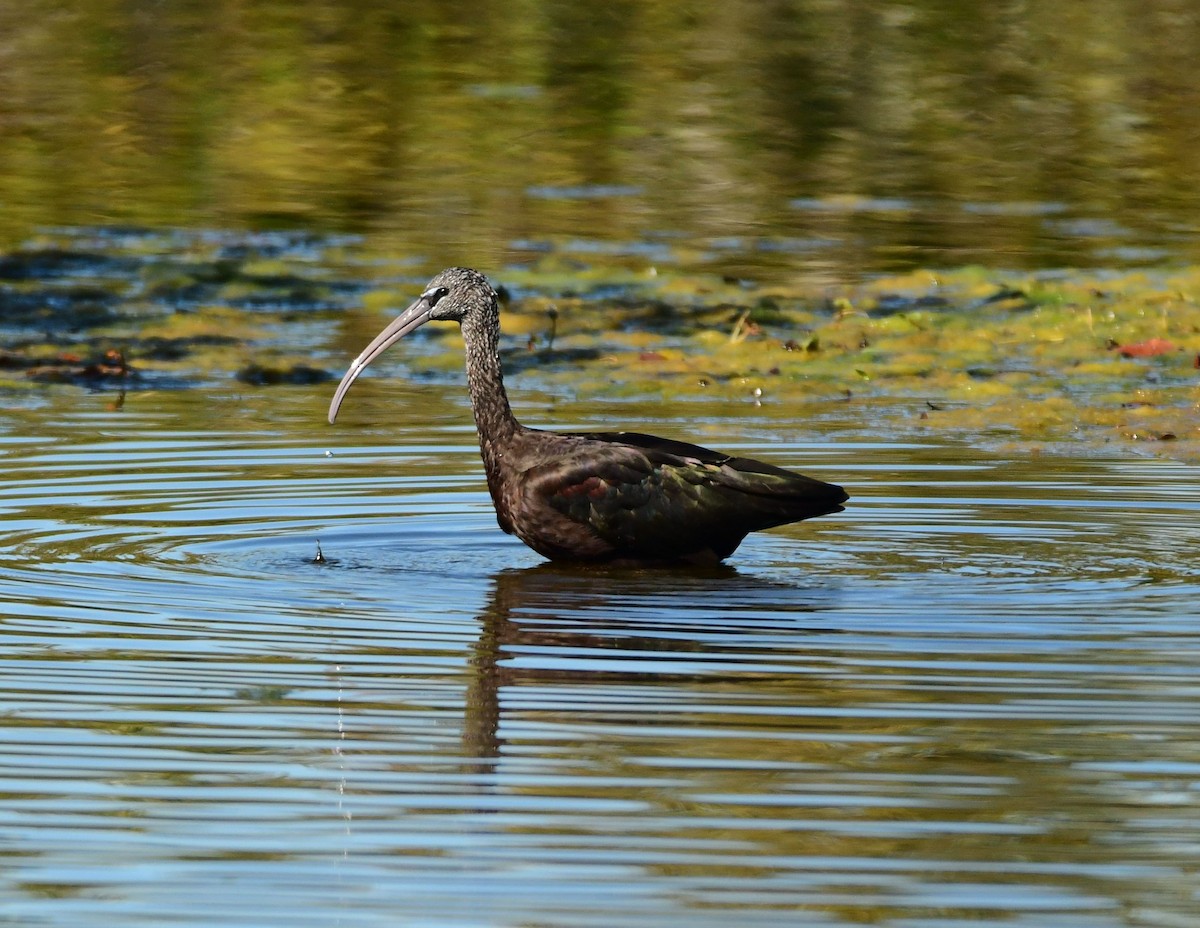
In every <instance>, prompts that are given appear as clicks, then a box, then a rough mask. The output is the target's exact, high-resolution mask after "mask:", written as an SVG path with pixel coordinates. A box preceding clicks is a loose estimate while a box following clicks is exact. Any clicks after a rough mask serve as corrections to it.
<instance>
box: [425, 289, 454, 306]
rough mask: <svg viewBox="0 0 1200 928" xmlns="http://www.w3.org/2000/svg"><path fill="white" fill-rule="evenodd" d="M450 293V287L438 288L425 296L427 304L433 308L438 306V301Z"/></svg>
mask: <svg viewBox="0 0 1200 928" xmlns="http://www.w3.org/2000/svg"><path fill="white" fill-rule="evenodd" d="M449 292H450V288H449V287H438V288H437V289H435V290H430V291H429V292H428V293H426V294H425V302H426V303H428V304H429V305H430V306H431V307H432V306H437V304H438V300H440V299H441V298H442V297H444V296H445V295H446V294H447V293H449Z"/></svg>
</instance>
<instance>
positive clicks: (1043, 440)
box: [0, 231, 1200, 460]
mask: <svg viewBox="0 0 1200 928" xmlns="http://www.w3.org/2000/svg"><path fill="white" fill-rule="evenodd" d="M436 270H437V268H424V267H420V266H418V267H414V266H413V265H412V263H411V262H408V261H406V260H405V259H404V257H403V256H394V255H379V254H372V253H370V252H369V250H367V249H366V248H365V247H363V246H362V245H361V244H360V243H357V242H355V241H347V240H337V239H326V238H319V237H313V236H308V235H304V234H301V233H269V234H260V235H250V234H240V235H239V234H233V233H229V234H225V233H220V234H219V233H195V232H190V233H189V232H169V233H163V232H149V231H140V232H139V231H125V232H122V233H121V234H119V235H118V234H107V235H96V234H91V235H88V236H84V235H83V234H82V233H79V232H77V233H75V234H74V235H72V236H70V237H67V238H61V237H60V238H57V239H43V240H39V241H35V242H33V243H31V244H30V245H28V246H27V247H25V248H23V249H21V250H19V251H14V252H11V253H9V254H6V255H2V256H0V384H2V385H3V386H4V388H5V390H6V392H7V394H8V396H9V398H10V402H19V401H20V399H19V398H20V397H24V396H28V395H29V393H30V391H33V390H37V389H47V388H54V389H91V390H95V389H103V390H152V389H186V388H189V387H195V386H201V385H202V386H204V387H205V388H206V389H211V388H212V387H213V386H219V385H220V384H222V383H226V384H228V383H238V384H240V386H239V388H241V389H244V388H245V385H250V386H253V387H270V388H277V389H286V388H287V387H288V386H293V385H311V384H314V383H322V382H324V381H327V380H332V379H334V378H335V377H337V376H339V375H340V373H341V370H342V369H343V368H344V366H345V363H346V362H347V361H348V359H349V357H351V356H352V354H353V353H354V351H356V350H357V348H356V346H358V347H361V345H359V342H362V343H365V341H363V340H364V338H365V337H368V336H369V335H370V334H372V333H373V330H374V329H376V328H378V327H380V326H381V325H382V324H383V321H384V319H385V318H386V316H387V314H388V313H390V312H394V311H396V310H398V309H399V308H401V307H402V306H404V305H407V303H408V301H409V300H410V299H411V298H412V297H413V296H414V295H415V294H416V293H417V292H419V290H420V286H421V284H422V283H423V281H424V279H425V277H427V276H428V275H429V274H430V273H432V272H433V271H436ZM483 270H484V271H485V272H486V273H488V274H489V275H490V277H491V278H492V280H493V281H494V282H495V283H496V285H497V286H499V287H500V288H501V292H502V296H503V297H504V300H505V312H504V319H503V328H504V333H505V338H504V349H503V350H504V355H505V357H504V363H505V367H506V370H507V372H508V374H509V376H510V379H511V380H512V381H513V384H514V386H517V387H520V386H522V385H527V384H531V383H534V384H540V385H542V386H545V387H546V388H548V389H552V390H553V389H562V390H564V391H570V392H572V393H574V394H577V395H578V394H591V395H611V396H630V397H637V396H647V395H652V396H656V397H659V398H663V399H667V400H672V401H674V400H678V401H680V402H687V401H689V400H693V399H701V398H703V399H705V400H712V399H713V398H729V399H730V400H731V401H742V402H750V403H756V404H783V405H786V406H787V407H788V408H790V409H793V410H794V409H795V407H796V405H797V404H804V405H805V406H806V408H807V410H808V411H809V412H810V414H811V416H812V418H813V419H814V421H816V420H820V419H825V420H827V421H828V420H836V421H837V422H838V423H839V424H840V427H842V428H846V427H847V425H846V424H847V423H851V425H850V426H849V428H851V429H852V430H859V431H861V432H862V433H863V434H870V435H872V436H874V437H877V438H897V437H913V436H919V435H921V434H932V435H940V436H942V437H953V438H955V439H957V440H965V441H967V442H969V443H973V444H978V445H982V446H998V445H1001V446H1013V447H1019V448H1028V449H1029V450H1030V451H1047V452H1051V453H1053V452H1055V451H1063V452H1067V451H1069V453H1072V454H1079V453H1081V452H1083V453H1087V452H1089V451H1091V450H1094V451H1095V452H1097V453H1104V454H1154V455H1165V456H1170V457H1175V458H1181V459H1191V460H1195V459H1197V458H1200V307H1198V305H1197V297H1198V296H1200V268H1195V267H1180V268H1173V269H1162V270H1143V271H1136V272H1109V273H1096V272H1094V271H1089V272H1084V271H1072V270H1059V271H1054V272H1038V273H1001V272H998V271H994V270H987V269H982V268H963V269H958V270H922V271H916V272H911V273H907V274H904V275H903V276H893V277H878V278H875V279H871V280H868V281H865V282H855V283H853V284H845V285H839V284H837V283H836V282H834V283H831V282H829V281H828V280H819V281H818V280H813V279H811V278H808V277H805V276H802V275H798V276H797V277H796V278H795V279H794V280H791V281H788V280H783V281H780V280H778V279H776V280H774V281H772V282H770V283H758V282H754V281H748V280H738V279H730V278H723V277H718V276H714V275H706V274H692V273H686V272H684V271H682V270H671V269H668V270H664V269H661V268H654V267H649V266H645V267H613V266H583V265H580V264H578V263H572V264H568V263H567V262H565V261H563V260H562V259H561V258H558V257H556V256H554V255H548V256H544V257H542V258H541V259H539V260H538V261H536V262H534V263H532V264H523V265H513V266H510V267H502V268H483ZM347 329H349V331H346V330H347ZM401 363H402V364H403V365H404V366H405V367H406V368H407V369H408V370H409V371H410V372H415V373H419V374H421V375H422V376H430V375H432V376H442V375H444V376H446V377H448V378H450V377H456V376H459V375H460V374H459V372H460V369H461V363H462V361H461V354H460V351H459V348H458V345H457V333H456V332H454V331H453V330H452V329H442V330H440V331H437V332H436V333H435V334H434V335H433V336H432V337H431V338H428V339H426V340H425V341H423V342H421V343H420V344H419V345H418V346H416V347H406V350H405V352H403V353H402V357H401ZM47 385H49V386H47ZM856 411H861V414H858V412H856ZM854 423H857V425H855V424H854Z"/></svg>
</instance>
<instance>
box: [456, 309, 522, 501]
mask: <svg viewBox="0 0 1200 928" xmlns="http://www.w3.org/2000/svg"><path fill="white" fill-rule="evenodd" d="M499 331H500V327H499V323H498V321H490V324H487V323H485V324H482V325H473V324H471V323H470V322H468V321H464V322H463V339H464V341H465V342H466V354H467V385H468V388H469V390H470V394H471V410H472V412H474V414H475V429H476V430H477V431H478V432H479V448H480V452H481V454H482V455H483V465H484V469H485V470H486V471H487V474H488V482H489V483H490V482H491V481H492V479H493V478H494V477H495V476H497V475H498V474H499V471H500V468H501V464H502V462H503V460H504V452H505V450H506V449H507V447H508V445H509V443H510V442H511V441H512V439H513V436H514V435H516V434H517V432H518V431H520V429H521V424H520V423H519V422H517V419H516V417H515V416H514V415H513V411H512V407H511V406H509V404H508V394H507V393H506V392H505V391H504V377H503V375H502V373H501V371H500V344H499V342H500V335H499Z"/></svg>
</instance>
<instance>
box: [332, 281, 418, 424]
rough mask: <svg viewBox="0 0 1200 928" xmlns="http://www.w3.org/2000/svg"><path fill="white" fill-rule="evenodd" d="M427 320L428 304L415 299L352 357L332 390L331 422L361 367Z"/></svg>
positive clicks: (361, 369)
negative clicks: (335, 387) (360, 352)
mask: <svg viewBox="0 0 1200 928" xmlns="http://www.w3.org/2000/svg"><path fill="white" fill-rule="evenodd" d="M428 321H429V306H428V304H426V302H425V301H424V300H423V299H421V300H417V301H416V302H415V303H413V304H412V306H410V307H408V309H406V310H404V312H402V313H401V314H400V315H399V316H397V317H396V318H395V319H393V320H392V321H391V322H390V323H388V326H387V328H385V329H384V330H383V331H382V332H380V333H379V334H378V335H376V336H375V338H374V339H372V341H371V344H369V345H367V347H366V348H364V349H363V350H362V354H360V355H359V356H358V357H357V358H355V359H354V362H353V363H352V364H351V365H350V369H349V370H348V371H346V376H345V377H343V378H342V382H341V383H339V384H338V387H337V390H335V391H334V394H333V401H332V402H331V403H330V404H329V421H330V422H333V420H334V419H336V418H337V414H338V409H339V408H340V407H341V405H342V400H343V399H345V398H346V391H348V390H349V389H350V385H351V384H353V383H354V381H355V380H357V379H358V375H359V374H361V373H362V372H363V369H364V368H365V367H366V366H367V365H368V364H370V363H371V362H372V361H374V360H375V359H376V358H377V357H379V356H380V355H381V354H383V353H384V352H385V351H387V350H388V349H389V348H391V347H392V345H394V344H396V342H398V341H400V339H402V338H404V336H405V335H407V334H408V333H409V332H411V331H413V329H418V328H420V327H421V326H423V325H424V324H425V323H426V322H428Z"/></svg>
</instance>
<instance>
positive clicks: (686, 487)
mask: <svg viewBox="0 0 1200 928" xmlns="http://www.w3.org/2000/svg"><path fill="white" fill-rule="evenodd" d="M431 320H448V321H453V322H458V323H459V324H460V325H461V326H462V333H463V339H464V341H465V343H466V355H467V383H468V385H469V388H470V393H471V408H472V409H473V411H474V413H475V425H476V428H477V430H478V432H479V447H480V453H481V454H482V456H483V465H484V470H485V471H486V473H487V482H488V489H489V490H490V491H491V494H492V501H493V502H494V503H495V505H496V518H497V521H499V523H500V527H501V528H502V529H504V531H506V532H508V533H509V534H515V535H516V536H517V537H518V538H520V539H521V540H522V541H523V542H525V544H527V545H529V547H531V548H533V549H534V550H535V551H537V552H538V553H539V554H542V555H544V556H545V557H548V558H550V559H551V560H555V561H583V562H623V563H638V564H651V563H679V562H692V563H712V562H715V561H720V560H722V559H724V558H726V557H728V556H729V555H730V554H732V553H733V552H734V550H735V549H736V548H737V546H738V545H739V544H741V542H742V539H743V538H745V537H746V535H747V534H748V533H749V532H754V531H758V530H759V529H764V528H771V527H772V526H776V525H784V524H786V523H788V522H799V521H800V520H802V519H809V518H812V517H813V516H820V515H826V514H828V513H831V512H839V511H841V509H842V505H841V504H842V503H843V502H845V501H846V499H847V496H846V493H845V491H844V490H842V488H841V487H837V486H833V485H832V484H828V483H822V482H821V481H819V480H814V479H812V478H811V477H805V476H803V475H802V474H797V473H793V472H792V471H788V470H784V469H782V468H779V467H774V466H772V465H770V464H764V463H762V462H761V461H753V460H750V459H749V458H736V457H731V456H730V455H726V454H720V453H718V452H716V451H710V450H708V449H707V448H701V447H699V446H697V445H689V444H686V443H684V442H679V441H671V440H670V439H666V438H656V437H654V436H653V435H642V434H640V433H638V432H587V433H575V434H571V433H562V432H544V431H541V430H539V429H530V428H526V427H525V426H523V425H521V424H520V423H519V422H518V421H517V420H516V417H514V416H513V413H512V409H511V408H510V406H509V404H508V395H507V394H506V393H505V392H504V382H503V378H502V376H501V371H500V354H499V350H498V344H499V339H500V309H499V303H498V301H497V298H496V292H495V291H494V290H493V289H492V288H491V286H490V285H489V284H488V282H487V279H486V278H484V276H483V275H482V274H480V273H478V272H477V271H473V270H470V269H468V268H462V267H452V268H449V269H448V270H445V271H442V273H440V274H438V275H437V276H436V277H434V278H433V280H431V281H430V282H429V285H428V286H427V287H426V288H425V292H424V293H422V294H421V296H420V297H419V298H418V299H417V301H416V302H415V303H413V304H412V305H411V306H410V307H409V308H408V309H406V310H405V311H404V312H403V313H401V314H400V315H399V316H398V317H397V318H396V319H395V320H393V321H392V323H391V324H390V325H388V326H387V327H386V328H385V329H384V330H383V331H382V332H380V333H379V335H378V336H376V338H375V339H374V341H372V342H371V344H369V345H368V346H367V347H366V348H365V349H364V350H363V352H362V354H360V355H359V356H358V357H357V358H356V359H355V360H354V363H353V364H351V365H350V369H349V370H348V371H346V376H345V377H343V378H342V382H341V383H340V384H339V385H338V388H337V391H336V392H335V393H334V395H333V401H332V402H331V403H330V406H329V421H330V422H333V421H334V419H335V418H336V417H337V413H338V408H339V407H340V406H341V404H342V400H343V399H344V398H345V396H346V391H347V390H349V389H350V385H351V384H352V383H354V381H355V379H356V378H357V377H358V375H359V374H360V373H362V371H363V368H365V367H366V366H367V365H368V364H370V363H371V361H373V360H374V359H375V358H377V357H378V356H379V355H380V354H382V353H383V352H384V351H385V350H386V349H387V348H389V347H390V346H392V345H393V344H395V343H396V342H397V341H399V340H400V339H401V338H403V337H404V336H405V335H407V334H408V333H409V332H412V331H413V330H414V329H416V328H418V327H419V326H422V325H424V324H425V323H426V322H429V321H431Z"/></svg>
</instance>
